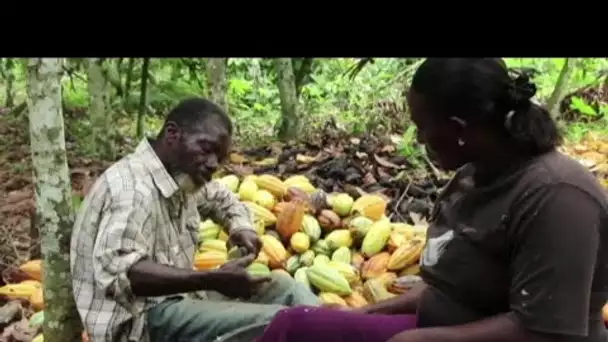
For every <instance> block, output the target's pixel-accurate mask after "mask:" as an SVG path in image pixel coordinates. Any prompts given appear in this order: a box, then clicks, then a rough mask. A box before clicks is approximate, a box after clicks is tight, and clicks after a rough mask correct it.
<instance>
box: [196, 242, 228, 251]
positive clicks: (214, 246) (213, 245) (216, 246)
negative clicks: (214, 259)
mask: <svg viewBox="0 0 608 342" xmlns="http://www.w3.org/2000/svg"><path fill="white" fill-rule="evenodd" d="M198 250H199V252H201V253H204V252H209V251H216V252H223V253H228V248H227V247H226V242H225V241H222V240H219V239H211V240H205V241H203V242H202V243H201V246H200V247H199V249H198Z"/></svg>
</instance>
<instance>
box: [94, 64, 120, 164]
mask: <svg viewBox="0 0 608 342" xmlns="http://www.w3.org/2000/svg"><path fill="white" fill-rule="evenodd" d="M87 62H88V63H87V76H88V89H89V99H90V100H89V117H90V118H91V127H92V139H91V140H92V143H93V144H95V146H94V151H96V153H97V154H98V156H100V157H102V158H104V159H106V158H109V159H110V160H114V158H115V157H116V148H115V145H114V138H115V137H114V122H112V113H111V111H110V110H108V109H109V102H110V101H109V100H110V96H109V95H110V91H109V90H110V89H109V88H110V87H109V82H108V80H107V78H106V77H105V75H104V71H103V66H102V61H101V60H100V59H99V58H90V59H89V60H88V61H87Z"/></svg>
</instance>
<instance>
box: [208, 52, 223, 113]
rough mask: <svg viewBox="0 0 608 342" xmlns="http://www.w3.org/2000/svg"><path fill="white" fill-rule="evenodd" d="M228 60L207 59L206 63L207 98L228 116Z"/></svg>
mask: <svg viewBox="0 0 608 342" xmlns="http://www.w3.org/2000/svg"><path fill="white" fill-rule="evenodd" d="M227 66H228V58H209V59H207V63H206V73H207V88H208V89H209V90H208V96H209V99H210V100H211V101H213V102H214V103H215V104H217V105H218V106H220V107H221V108H222V109H223V110H224V112H226V114H228V100H227V99H226V92H227V90H228V85H227V83H226V67H227Z"/></svg>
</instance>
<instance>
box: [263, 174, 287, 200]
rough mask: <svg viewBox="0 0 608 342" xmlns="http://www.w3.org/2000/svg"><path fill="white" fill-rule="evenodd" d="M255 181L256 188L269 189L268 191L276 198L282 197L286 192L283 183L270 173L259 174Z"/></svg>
mask: <svg viewBox="0 0 608 342" xmlns="http://www.w3.org/2000/svg"><path fill="white" fill-rule="evenodd" d="M255 183H256V184H257V185H258V188H260V189H264V190H268V191H270V193H271V194H273V195H274V196H275V197H276V198H278V199H282V198H283V196H285V193H286V192H287V186H285V183H283V181H282V180H280V179H279V178H278V177H275V176H272V175H259V176H258V177H257V178H256V180H255Z"/></svg>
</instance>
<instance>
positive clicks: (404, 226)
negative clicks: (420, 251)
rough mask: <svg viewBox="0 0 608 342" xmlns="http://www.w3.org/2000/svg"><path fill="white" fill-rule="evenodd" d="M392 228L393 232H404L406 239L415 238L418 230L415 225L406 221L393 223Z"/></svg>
mask: <svg viewBox="0 0 608 342" xmlns="http://www.w3.org/2000/svg"><path fill="white" fill-rule="evenodd" d="M391 228H392V229H393V233H398V234H403V236H404V237H405V238H406V239H411V238H413V237H414V235H415V232H416V229H415V228H414V226H412V225H411V224H408V223H405V222H395V223H391Z"/></svg>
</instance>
